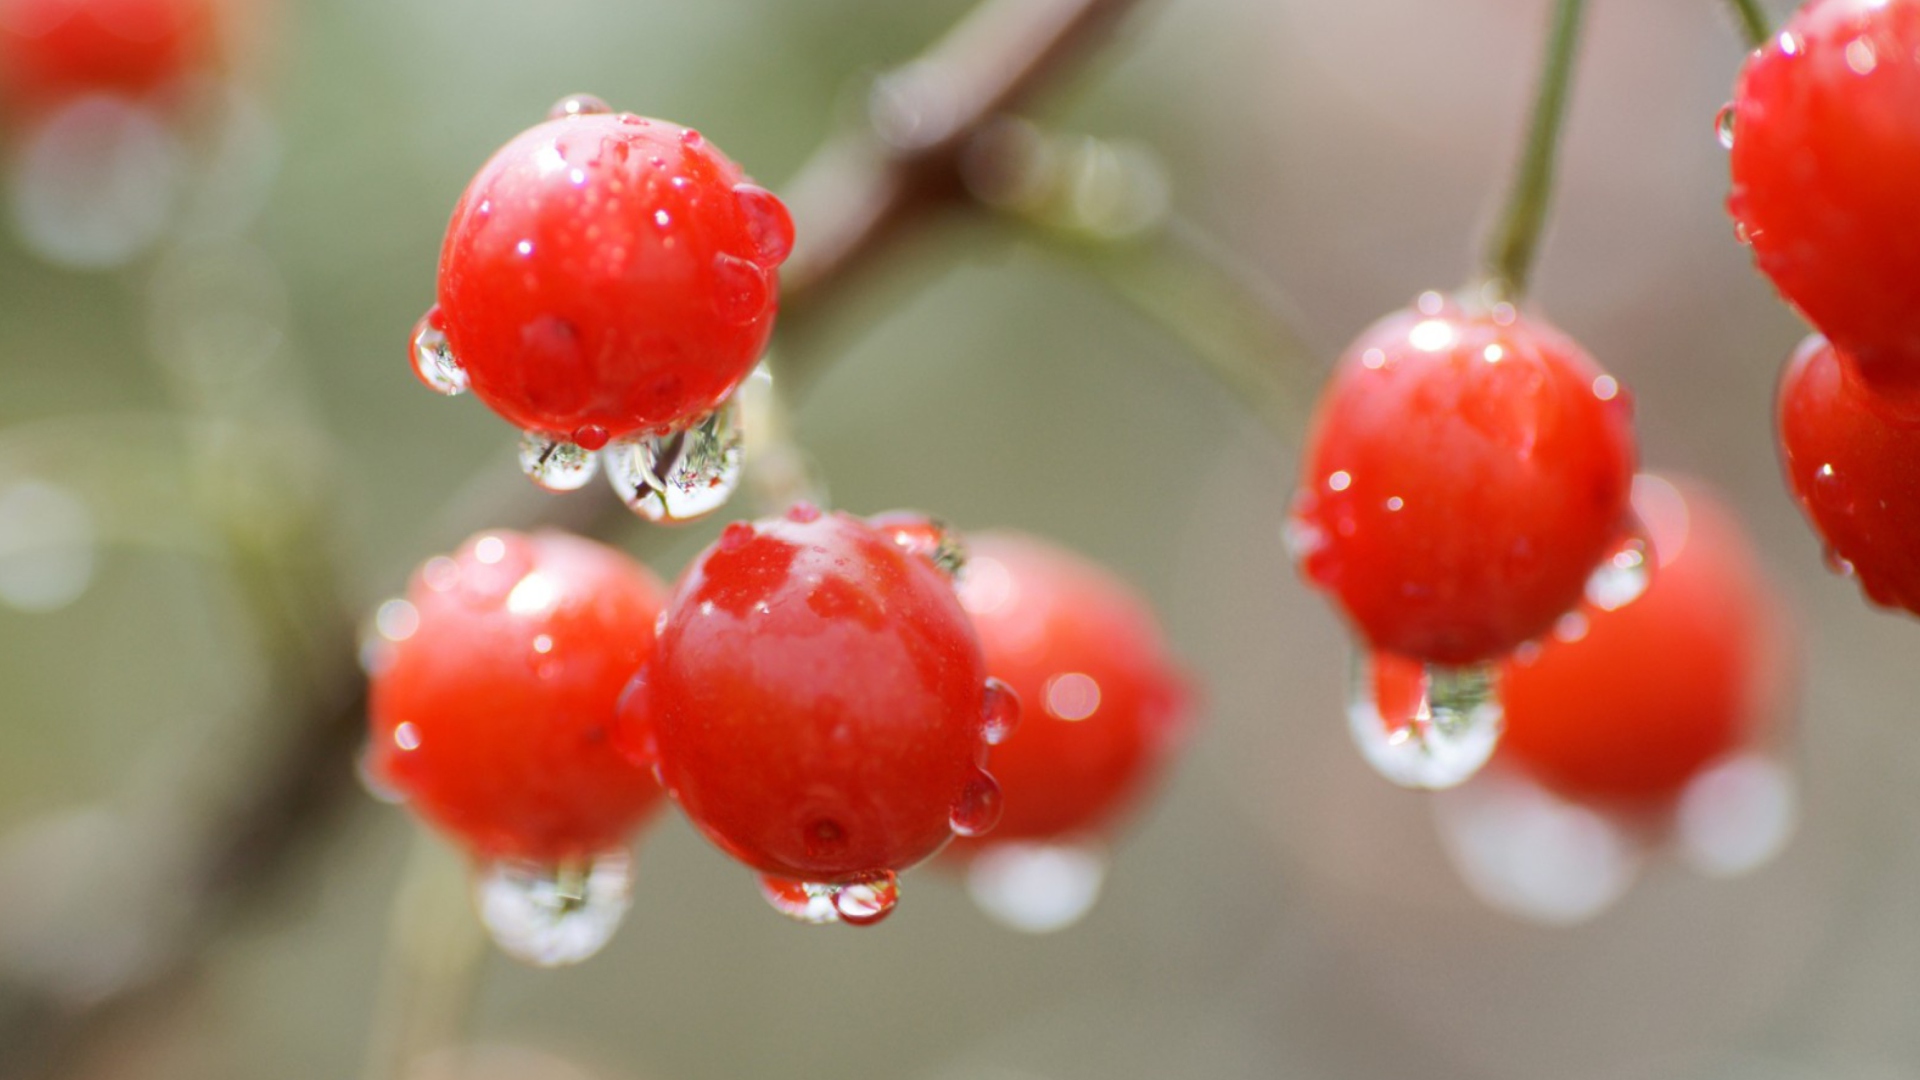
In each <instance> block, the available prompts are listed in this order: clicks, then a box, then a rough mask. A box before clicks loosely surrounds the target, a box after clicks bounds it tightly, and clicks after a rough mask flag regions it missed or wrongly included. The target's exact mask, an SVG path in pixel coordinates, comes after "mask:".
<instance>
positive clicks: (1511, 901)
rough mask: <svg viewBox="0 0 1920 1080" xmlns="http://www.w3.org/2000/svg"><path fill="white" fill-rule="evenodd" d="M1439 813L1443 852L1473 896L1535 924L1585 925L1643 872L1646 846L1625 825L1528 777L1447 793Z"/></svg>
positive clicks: (1488, 780)
mask: <svg viewBox="0 0 1920 1080" xmlns="http://www.w3.org/2000/svg"><path fill="white" fill-rule="evenodd" d="M1433 813H1434V824H1435V826H1436V827H1437V828H1438V829H1439V833H1440V841H1441V846H1442V847H1443V848H1444V849H1445V850H1446V853H1447V856H1448V858H1449V859H1450V861H1452V863H1453V865H1454V868H1455V869H1456V870H1458V871H1459V873H1460V877H1461V879H1462V880H1464V881H1465V882H1466V884H1467V887H1468V888H1469V889H1471V890H1472V891H1473V893H1474V895H1476V896H1478V897H1479V898H1480V899H1481V900H1482V901H1484V902H1485V903H1486V904H1487V905H1488V906H1489V907H1492V908H1494V909H1496V910H1499V911H1503V912H1506V913H1507V914H1509V915H1515V916H1518V917H1520V918H1523V919H1527V920H1530V921H1532V922H1538V923H1545V924H1547V925H1550V926H1571V925H1574V924H1576V923H1581V922H1585V921H1587V920H1589V919H1591V918H1593V917H1594V916H1596V915H1598V914H1600V913H1601V912H1602V911H1605V910H1606V909H1607V908H1609V907H1611V906H1612V905H1613V904H1614V902H1615V901H1617V900H1619V898H1620V897H1621V896H1622V895H1623V894H1625V892H1626V891H1627V888H1628V887H1629V886H1631V885H1632V884H1633V881H1634V878H1635V877H1637V876H1638V874H1639V871H1640V863H1641V859H1642V852H1641V848H1640V845H1639V843H1638V842H1637V841H1636V840H1635V839H1634V838H1633V836H1632V834H1630V833H1629V832H1628V831H1627V830H1626V829H1624V828H1623V827H1622V826H1621V825H1620V824H1619V823H1618V822H1616V821H1615V820H1614V819H1612V818H1610V817H1607V816H1605V815H1602V814H1600V813H1598V812H1596V811H1594V810H1591V809H1589V808H1587V807H1583V806H1579V805H1576V804H1574V803H1570V802H1567V801H1565V800H1563V799H1560V798H1559V797H1557V796H1555V795H1553V794H1551V793H1549V792H1547V791H1545V790H1543V789H1541V788H1540V787H1539V786H1537V785H1535V784H1534V783H1532V782H1531V781H1529V780H1526V779H1525V778H1523V777H1519V776H1515V775H1511V774H1502V773H1494V774H1492V775H1488V776H1485V777H1482V778H1481V779H1480V780H1478V781H1476V782H1474V783H1472V784H1469V785H1467V786H1466V787H1463V788H1458V789H1456V790H1453V791H1448V792H1444V793H1442V794H1441V795H1439V796H1437V797H1436V798H1435V799H1434V801H1433Z"/></svg>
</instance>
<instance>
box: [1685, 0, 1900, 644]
mask: <svg viewBox="0 0 1920 1080" xmlns="http://www.w3.org/2000/svg"><path fill="white" fill-rule="evenodd" d="M1721 135H1722V141H1723V142H1725V143H1726V144H1727V146H1728V148H1729V150H1730V151H1731V152H1730V155H1729V163H1730V168H1731V173H1732V188H1731V191H1730V193H1729V195H1728V197H1727V208H1728V210H1729V212H1731V213H1732V215H1733V218H1734V223H1735V229H1736V233H1737V234H1738V236H1739V238H1740V240H1741V242H1743V243H1745V244H1747V245H1749V246H1750V247H1751V248H1752V251H1753V257H1754V262H1755V263H1756V265H1758V266H1759V268H1760V270H1761V271H1762V272H1764V273H1765V274H1766V275H1767V276H1768V277H1769V278H1770V279H1772V281H1773V283H1774V285H1775V286H1776V287H1778V289H1779V290H1780V294H1781V295H1782V296H1783V297H1785V298H1786V299H1787V301H1788V302H1789V303H1791V304H1793V306H1794V307H1796V308H1797V309H1798V310H1799V311H1800V312H1801V313H1802V314H1804V315H1805V316H1806V318H1807V320H1808V321H1809V322H1811V323H1812V324H1813V325H1814V327H1815V328H1816V330H1817V331H1818V333H1816V334H1815V335H1814V336H1813V337H1812V338H1810V339H1808V341H1807V342H1806V344H1804V345H1802V346H1801V348H1800V349H1799V350H1798V352H1797V353H1796V354H1795V356H1794V358H1793V359H1792V361H1791V362H1790V363H1789V364H1788V366H1787V370H1786V373H1785V375H1784V377H1783V378H1782V379H1781V382H1780V391H1779V432H1780V443H1781V448H1782V451H1783V457H1784V461H1785V470H1786V474H1787V479H1788V481H1789V483H1790V484H1791V486H1792V488H1793V490H1794V493H1795V494H1796V496H1797V497H1798V499H1799V502H1800V506H1801V509H1802V510H1803V511H1805V513H1806V515H1807V517H1808V518H1809V519H1811V521H1812V522H1813V525H1814V527H1815V528H1816V529H1817V530H1818V531H1819V532H1820V534H1821V536H1822V537H1823V538H1824V539H1825V541H1826V546H1827V552H1828V562H1829V564H1830V565H1832V566H1833V567H1834V568H1836V569H1838V570H1840V571H1842V572H1846V573H1851V574H1854V575H1856V576H1857V577H1858V578H1859V580H1860V584H1861V586H1862V588H1863V589H1864V590H1865V592H1866V594H1867V596H1868V597H1869V598H1870V599H1872V600H1873V601H1874V602H1876V603H1879V604H1884V605H1888V606H1897V607H1901V608H1905V609H1906V610H1908V611H1912V612H1916V613H1920V560H1916V558H1915V557H1914V555H1913V554H1912V550H1913V540H1914V538H1915V537H1916V536H1920V532H1916V531H1915V528H1914V526H1915V525H1920V489H1917V488H1916V487H1915V486H1914V485H1913V484H1912V483H1911V481H1910V479H1909V470H1908V467H1907V462H1908V460H1909V458H1908V457H1907V454H1906V450H1907V449H1908V448H1910V447H1911V446H1913V445H1915V444H1917V443H1920V201H1916V200H1915V199H1914V197H1913V191H1912V187H1913V185H1912V177H1913V176H1915V175H1916V174H1917V173H1920V2H1916V0H1812V2H1810V3H1808V4H1806V5H1805V6H1804V7H1802V8H1801V9H1800V10H1799V11H1798V12H1797V13H1796V14H1795V15H1794V16H1793V18H1792V19H1791V20H1789V21H1788V23H1787V24H1786V25H1785V26H1784V27H1783V28H1782V29H1781V30H1780V32H1779V33H1778V34H1777V35H1775V36H1774V38H1773V39H1772V40H1770V41H1768V42H1767V43H1766V44H1765V45H1764V46H1763V47H1761V48H1759V49H1757V50H1755V52H1754V53H1753V55H1752V56H1750V57H1749V58H1748V60H1747V63H1746V66H1745V67H1744V68H1743V69H1742V71H1741V73H1740V78H1739V82H1738V85H1737V86H1736V88H1735V92H1734V99H1733V101H1732V103H1731V104H1729V105H1728V106H1727V108H1726V110H1725V111H1724V112H1723V113H1722V116H1721Z"/></svg>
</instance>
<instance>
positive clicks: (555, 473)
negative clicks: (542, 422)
mask: <svg viewBox="0 0 1920 1080" xmlns="http://www.w3.org/2000/svg"><path fill="white" fill-rule="evenodd" d="M520 471H521V472H524V473H526V474H527V479H529V480H531V481H533V482H534V483H536V484H538V485H540V486H541V487H543V488H545V489H547V490H548V491H579V490H580V489H581V488H583V487H586V486H587V482H588V481H589V480H592V479H593V474H594V473H596V472H599V471H600V459H599V458H597V457H595V456H594V455H592V454H590V453H588V452H587V450H586V449H585V448H584V447H582V446H580V445H578V444H577V443H570V442H566V441H564V440H562V439H556V438H554V437H552V436H551V435H542V434H541V433H539V432H537V431H523V432H521V433H520Z"/></svg>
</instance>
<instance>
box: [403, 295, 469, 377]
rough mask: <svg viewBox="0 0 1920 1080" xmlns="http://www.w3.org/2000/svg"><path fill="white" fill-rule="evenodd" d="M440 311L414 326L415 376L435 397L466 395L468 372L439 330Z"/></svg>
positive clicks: (432, 312) (432, 313)
mask: <svg viewBox="0 0 1920 1080" xmlns="http://www.w3.org/2000/svg"><path fill="white" fill-rule="evenodd" d="M439 321H440V320H439V309H438V308H436V309H434V310H432V311H429V312H427V313H426V314H425V315H422V316H420V321H419V322H417V323H415V324H413V373H414V374H415V375H416V376H418V377H419V379H420V381H421V382H423V383H425V384H426V387H427V389H429V390H431V391H433V392H434V393H436V394H445V395H446V396H447V397H453V396H454V395H456V394H464V393H466V392H467V369H466V368H463V367H461V366H460V361H459V360H458V359H456V358H455V357H454V355H453V346H452V345H450V344H448V342H447V335H446V333H445V332H444V331H442V330H441V329H440V327H439Z"/></svg>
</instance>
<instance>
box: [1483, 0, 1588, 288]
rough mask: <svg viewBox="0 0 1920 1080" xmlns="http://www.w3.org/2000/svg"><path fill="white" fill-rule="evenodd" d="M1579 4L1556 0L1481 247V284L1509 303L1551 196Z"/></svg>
mask: <svg viewBox="0 0 1920 1080" xmlns="http://www.w3.org/2000/svg"><path fill="white" fill-rule="evenodd" d="M1585 6H1586V5H1585V0H1557V3H1556V5H1555V7H1554V12H1553V25H1552V27H1550V28H1549V30H1548V32H1547V55H1546V58H1545V61H1544V63H1543V65H1542V67H1541V69H1540V81H1539V83H1538V85H1537V88H1536V90H1535V91H1534V99H1533V116H1532V118H1531V119H1530V120H1529V121H1528V124H1527V142H1526V146H1525V148H1524V149H1522V151H1521V153H1520V162H1519V166H1518V168H1516V169H1515V171H1514V174H1513V186H1512V187H1511V188H1509V189H1508V191H1507V201H1506V205H1505V208H1504V209H1503V210H1502V211H1501V213H1500V217H1499V219H1498V220H1497V221H1496V223H1495V226H1494V231H1493V234H1492V238H1491V240H1490V241H1489V243H1488V244H1487V285H1488V286H1489V287H1490V292H1491V293H1492V294H1493V296H1494V297H1496V298H1498V299H1504V300H1508V301H1514V300H1518V299H1520V297H1521V296H1523V295H1525V293H1526V291H1527V277H1528V274H1529V273H1530V272H1531V271H1532V269H1533V259H1534V255H1535V253H1536V252H1537V250H1538V248H1539V246H1540V232H1541V227H1542V226H1543V225H1544V224H1545V222H1546V218H1547V206H1548V204H1549V203H1550V202H1551V201H1552V198H1553V169H1554V163H1555V160H1556V159H1557V158H1558V157H1559V149H1560V128H1561V125H1562V122H1563V121H1564V120H1565V119H1566V115H1567V87H1568V84H1569V83H1570V82H1571V81H1572V77H1573V58H1574V53H1575V52H1576V51H1577V48H1578V46H1579V41H1580V17H1581V14H1582V11H1583V9H1584V7H1585Z"/></svg>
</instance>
